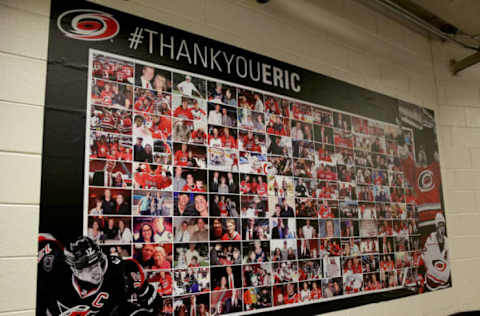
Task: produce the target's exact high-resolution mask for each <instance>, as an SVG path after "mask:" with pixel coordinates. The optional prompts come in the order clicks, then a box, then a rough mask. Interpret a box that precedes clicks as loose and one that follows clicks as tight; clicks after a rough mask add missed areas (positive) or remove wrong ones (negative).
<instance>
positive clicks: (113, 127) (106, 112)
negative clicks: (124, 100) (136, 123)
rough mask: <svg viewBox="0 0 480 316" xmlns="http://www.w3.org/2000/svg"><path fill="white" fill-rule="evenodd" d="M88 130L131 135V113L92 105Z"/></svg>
mask: <svg viewBox="0 0 480 316" xmlns="http://www.w3.org/2000/svg"><path fill="white" fill-rule="evenodd" d="M90 129H91V130H93V131H97V132H108V133H116V134H124V135H131V134H132V112H130V111H126V110H120V109H115V108H107V107H104V106H99V105H92V106H91V109H90Z"/></svg>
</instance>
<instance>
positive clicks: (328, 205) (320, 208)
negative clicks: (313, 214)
mask: <svg viewBox="0 0 480 316" xmlns="http://www.w3.org/2000/svg"><path fill="white" fill-rule="evenodd" d="M315 210H316V211H317V217H318V218H323V219H325V218H337V217H340V216H339V210H338V201H336V200H317V206H316V207H315Z"/></svg>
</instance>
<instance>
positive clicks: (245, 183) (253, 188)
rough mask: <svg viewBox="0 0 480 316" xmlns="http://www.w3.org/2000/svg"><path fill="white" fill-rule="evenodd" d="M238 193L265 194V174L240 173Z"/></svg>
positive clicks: (266, 192) (266, 186) (266, 188)
mask: <svg viewBox="0 0 480 316" xmlns="http://www.w3.org/2000/svg"><path fill="white" fill-rule="evenodd" d="M240 194H248V195H260V196H267V194H268V185H267V176H264V175H257V174H241V175H240Z"/></svg>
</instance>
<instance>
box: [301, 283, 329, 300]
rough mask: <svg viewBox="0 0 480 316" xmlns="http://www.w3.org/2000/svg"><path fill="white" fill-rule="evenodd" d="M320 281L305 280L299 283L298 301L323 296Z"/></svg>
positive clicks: (318, 298) (316, 298)
mask: <svg viewBox="0 0 480 316" xmlns="http://www.w3.org/2000/svg"><path fill="white" fill-rule="evenodd" d="M321 284H322V283H321V281H305V282H300V283H299V288H300V301H301V302H314V301H317V300H320V299H321V298H322V296H323V294H322V285H321Z"/></svg>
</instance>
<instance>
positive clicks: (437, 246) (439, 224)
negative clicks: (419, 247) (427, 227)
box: [422, 213, 450, 291]
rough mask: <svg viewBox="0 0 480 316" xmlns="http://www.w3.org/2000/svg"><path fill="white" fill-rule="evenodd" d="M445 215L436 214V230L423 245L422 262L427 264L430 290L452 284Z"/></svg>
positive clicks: (426, 275) (427, 285) (426, 274)
mask: <svg viewBox="0 0 480 316" xmlns="http://www.w3.org/2000/svg"><path fill="white" fill-rule="evenodd" d="M445 233H446V230H445V217H444V216H443V214H442V213H437V215H436V216H435V231H434V232H432V233H431V234H430V236H428V238H427V240H426V241H425V244H424V247H423V254H422V262H423V265H424V266H425V270H426V272H425V286H426V287H427V289H428V290H430V291H435V290H439V289H443V288H446V287H449V286H450V265H449V262H448V243H447V237H446V236H445Z"/></svg>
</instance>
